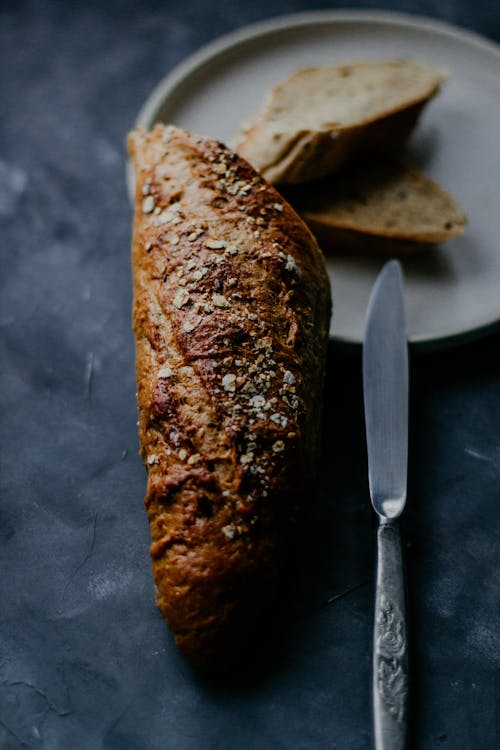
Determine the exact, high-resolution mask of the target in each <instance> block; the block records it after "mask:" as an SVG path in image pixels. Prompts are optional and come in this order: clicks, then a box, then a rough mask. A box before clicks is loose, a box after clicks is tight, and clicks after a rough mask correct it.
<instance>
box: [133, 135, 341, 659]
mask: <svg viewBox="0 0 500 750" xmlns="http://www.w3.org/2000/svg"><path fill="white" fill-rule="evenodd" d="M128 145H129V150H130V154H131V157H132V160H133V163H134V166H135V178H136V197H135V215H134V230H133V243H132V266H133V280H134V303H133V326H134V332H135V341H136V368H137V386H138V407H139V436H140V445H141V453H142V456H143V459H144V462H145V464H146V466H147V469H148V484H147V494H146V499H145V504H146V508H147V514H148V518H149V522H150V529H151V537H152V546H151V557H152V566H153V574H154V579H155V584H156V598H157V604H158V607H159V609H160V610H161V612H162V614H163V615H164V617H165V619H166V621H167V623H168V624H169V626H170V628H171V630H172V632H173V634H174V636H175V639H176V641H177V644H178V646H179V647H180V649H181V650H182V651H183V652H184V653H185V654H186V655H187V656H188V657H189V658H190V659H191V660H192V661H193V662H194V663H196V664H198V665H200V666H202V667H209V668H215V669H217V668H219V667H221V666H223V665H225V663H226V662H227V661H228V660H231V659H232V658H233V657H234V656H235V655H236V654H238V652H240V651H244V650H246V649H248V646H249V644H250V643H251V636H249V635H248V634H249V632H250V631H251V628H252V627H253V626H254V625H255V620H256V619H257V618H258V617H259V616H261V617H262V618H264V612H265V609H264V604H265V602H266V600H267V599H268V598H269V597H270V596H272V594H273V592H274V590H275V586H276V583H277V580H278V576H279V572H280V565H281V563H282V561H283V559H284V556H285V554H286V546H287V543H288V537H289V533H290V531H291V529H292V527H293V525H294V523H295V521H296V519H297V517H298V515H299V513H300V508H301V506H303V504H304V502H307V500H306V498H309V497H310V496H311V485H310V482H311V478H312V476H313V474H314V468H315V464H316V461H317V453H318V441H319V422H320V411H321V400H322V383H323V373H324V364H325V354H326V348H327V340H328V330H329V317H330V286H329V281H328V278H327V275H326V271H325V266H324V260H323V257H322V254H321V252H320V250H319V248H318V246H317V243H316V241H315V239H314V238H313V236H312V234H311V233H310V231H309V229H308V228H307V227H306V225H305V224H304V223H303V222H302V220H301V219H300V218H299V217H298V216H297V214H296V213H295V212H294V211H293V209H292V208H291V207H290V206H289V205H288V204H287V203H286V202H285V201H284V200H283V198H282V197H281V196H280V195H279V194H278V193H277V192H276V191H275V189H274V188H273V187H271V186H270V185H268V184H267V183H266V182H265V181H264V180H263V179H262V177H261V176H260V175H258V174H257V173H256V172H255V171H254V170H253V169H252V168H251V167H250V166H249V165H248V164H247V163H246V162H244V161H243V160H241V159H240V158H239V157H238V156H237V155H236V154H234V153H232V152H231V151H229V150H228V149H226V148H225V147H224V146H223V145H221V144H220V143H217V142H215V141H212V140H208V139H204V138H199V137H196V136H194V135H192V134H190V133H188V132H186V131H183V130H180V129H177V128H174V127H165V126H161V125H157V126H156V127H155V128H154V130H153V131H152V132H150V133H148V132H145V131H143V130H136V131H134V132H133V133H131V134H130V136H129V141H128ZM264 621H265V620H264Z"/></svg>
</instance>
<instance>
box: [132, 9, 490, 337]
mask: <svg viewBox="0 0 500 750" xmlns="http://www.w3.org/2000/svg"><path fill="white" fill-rule="evenodd" d="M318 23H331V24H336V23H338V24H344V23H366V24H370V23H373V24H383V25H388V26H394V27H395V28H398V27H399V28H401V27H403V28H406V29H408V28H411V29H417V30H419V31H422V32H426V31H432V32H434V33H436V32H437V33H439V34H441V35H444V36H446V37H448V38H451V39H452V40H455V41H457V42H459V43H462V44H466V45H468V46H473V47H475V48H476V49H478V50H480V51H482V52H484V53H487V54H489V55H492V56H493V58H495V59H496V60H497V61H498V62H499V63H500V44H498V43H497V42H495V41H494V40H492V39H489V38H487V37H485V36H483V35H482V34H480V33H478V32H476V31H471V30H469V29H465V28H463V27H461V26H458V25H455V24H452V23H449V22H448V21H443V20H441V19H436V18H432V17H430V16H427V15H424V14H422V15H420V14H412V13H400V12H397V11H385V10H373V11H372V10H363V9H359V10H342V9H340V10H335V9H332V10H312V11H305V12H302V13H287V14H280V15H278V16H273V17H272V18H267V19H264V20H261V21H257V22H255V23H250V24H246V25H245V26H241V27H239V28H237V29H235V30H233V31H230V32H228V33H226V34H222V35H220V36H218V37H216V38H215V39H213V40H212V41H210V42H208V43H206V44H204V45H202V46H201V47H200V48H198V49H197V50H195V51H194V52H192V53H191V54H190V55H188V56H187V57H186V58H184V59H182V60H181V61H180V62H178V63H177V64H176V65H174V67H173V68H172V69H171V70H170V72H169V73H167V74H166V76H164V77H163V78H161V79H160V80H159V81H158V83H157V84H156V85H155V86H154V87H153V88H152V90H151V92H150V94H149V95H148V97H147V98H146V100H145V101H144V103H143V104H142V106H141V108H140V110H139V112H138V114H137V116H136V119H135V122H134V127H142V128H145V129H149V128H150V127H151V126H152V125H153V124H154V123H153V120H154V113H155V112H156V111H157V110H158V108H159V105H160V104H161V103H162V102H163V101H164V100H165V98H166V97H167V96H171V95H172V93H173V92H174V91H175V89H176V88H177V87H178V86H179V85H180V84H182V83H183V82H184V81H185V80H186V79H187V78H188V77H189V76H190V75H191V74H193V73H194V72H195V71H197V70H198V69H199V68H200V66H203V65H206V64H207V63H209V62H211V61H213V60H214V59H215V58H216V57H217V56H218V55H220V54H225V53H227V52H230V51H231V50H232V49H234V48H236V47H238V46H239V45H241V44H243V43H247V42H252V41H253V40H256V39H259V38H261V37H263V36H265V35H268V34H273V33H276V32H280V31H288V30H290V29H292V28H306V27H308V26H314V25H316V24H318ZM134 182H135V180H134V174H133V169H132V164H131V162H130V159H127V163H126V185H127V193H128V197H129V200H130V201H131V202H133V200H134ZM498 327H500V309H499V310H498V312H497V314H496V317H495V318H494V319H492V317H491V316H488V318H487V319H485V320H484V321H483V322H479V323H476V324H474V326H473V327H471V328H467V329H463V328H462V329H460V330H458V331H449V332H446V333H443V334H439V333H433V334H429V333H425V332H420V333H417V334H412V335H411V336H409V337H408V342H409V344H411V346H412V349H417V350H419V351H420V350H426V351H427V350H435V349H437V348H439V349H441V348H447V347H451V346H455V345H457V344H461V343H465V342H466V341H471V340H475V339H477V338H479V337H481V336H484V335H487V334H488V333H490V332H493V331H495V330H496V329H497V328H498ZM330 341H333V342H335V343H338V344H340V345H341V346H346V347H354V348H358V347H359V346H361V344H362V339H361V340H357V339H355V338H349V337H345V336H339V335H333V336H332V335H331V334H330Z"/></svg>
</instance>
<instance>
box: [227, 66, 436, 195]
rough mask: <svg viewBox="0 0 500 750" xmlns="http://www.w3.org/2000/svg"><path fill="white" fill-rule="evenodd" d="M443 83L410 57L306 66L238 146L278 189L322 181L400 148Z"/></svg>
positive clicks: (271, 99)
mask: <svg viewBox="0 0 500 750" xmlns="http://www.w3.org/2000/svg"><path fill="white" fill-rule="evenodd" d="M444 79H445V74H444V73H443V71H442V70H438V69H436V68H434V67H431V66H429V65H424V64H422V63H417V62H413V61H409V60H388V61H383V62H358V63H353V64H350V65H340V66H325V67H315V68H305V69H303V70H299V71H298V72H296V73H295V74H294V75H292V76H291V77H290V78H288V79H287V80H285V81H284V82H283V83H281V84H280V85H278V86H276V87H275V88H274V89H272V90H271V91H270V92H269V94H268V96H267V98H266V101H265V103H264V106H263V109H262V111H261V112H260V114H258V115H257V117H256V119H255V120H254V122H253V123H251V124H250V125H249V126H248V127H247V128H246V129H244V130H243V131H241V132H240V133H239V134H238V135H237V137H236V142H235V148H236V150H237V151H238V153H239V154H240V155H241V156H243V157H244V158H245V159H247V161H249V162H250V163H251V164H252V165H253V166H254V167H255V168H256V169H258V170H259V171H260V172H261V173H262V175H263V176H264V177H265V178H266V179H267V180H268V181H269V182H271V183H273V184H277V183H300V182H306V181H309V180H315V179H319V178H321V177H324V176H326V175H327V174H330V173H331V172H334V171H335V170H336V169H337V168H338V167H339V166H340V165H341V164H342V163H343V162H345V161H346V160H347V159H349V158H351V157H353V156H355V155H357V154H359V153H360V152H362V151H380V150H386V149H388V148H390V149H394V148H396V147H397V146H398V145H400V144H401V143H402V142H403V141H404V140H405V139H406V138H407V136H408V135H409V133H410V132H411V130H412V129H413V127H414V125H415V124H416V121H417V118H418V116H419V114H420V112H421V110H422V108H423V107H424V105H425V103H426V102H427V101H428V100H429V99H430V98H431V97H433V96H434V95H435V94H436V93H437V92H438V90H439V88H440V86H441V84H442V82H443V81H444Z"/></svg>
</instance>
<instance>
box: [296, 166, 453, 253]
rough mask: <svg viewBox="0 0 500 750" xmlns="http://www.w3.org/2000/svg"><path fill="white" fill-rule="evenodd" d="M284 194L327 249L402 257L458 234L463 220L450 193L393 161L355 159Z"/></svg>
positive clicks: (423, 176) (415, 171)
mask: <svg viewBox="0 0 500 750" xmlns="http://www.w3.org/2000/svg"><path fill="white" fill-rule="evenodd" d="M287 198H288V199H289V200H290V201H291V203H292V205H293V206H294V207H295V209H296V210H297V211H298V212H299V214H300V215H301V216H302V218H303V219H305V221H306V222H307V224H308V225H309V227H310V228H311V230H312V231H313V233H314V234H315V235H316V237H317V238H318V240H319V242H320V244H321V245H322V247H323V248H324V249H325V250H328V249H331V250H356V251H358V250H361V251H366V252H370V253H372V252H378V253H387V254H390V255H403V254H406V253H409V252H413V251H416V250H419V249H422V248H424V247H426V246H427V247H428V246H429V245H432V244H435V243H438V242H444V241H445V240H448V239H450V238H451V237H456V236H457V235H460V234H462V233H463V229H464V226H465V224H466V222H467V219H466V216H465V214H464V212H463V210H462V208H461V207H460V205H459V204H458V202H457V201H456V200H455V198H454V197H453V196H452V195H450V193H448V192H446V191H445V190H444V189H443V188H442V187H440V185H438V184H437V183H436V182H434V181H433V180H431V179H429V178H428V177H426V176H425V175H423V174H421V173H420V172H418V171H417V170H415V169H411V168H409V167H407V166H404V165H403V164H398V163H395V162H381V161H376V162H372V163H366V162H364V161H363V162H362V163H360V162H358V163H356V164H354V165H350V166H349V167H348V168H347V167H346V168H345V169H344V170H343V171H342V172H340V173H339V174H337V175H334V176H332V177H329V178H326V179H323V180H319V181H317V182H314V183H308V184H307V185H303V186H300V187H294V188H291V189H289V190H288V191H287Z"/></svg>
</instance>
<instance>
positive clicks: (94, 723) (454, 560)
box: [0, 0, 500, 750]
mask: <svg viewBox="0 0 500 750" xmlns="http://www.w3.org/2000/svg"><path fill="white" fill-rule="evenodd" d="M333 5H335V4H334V3H330V2H318V3H316V4H315V7H317V8H321V7H324V8H326V7H332V6H333ZM342 5H344V3H342ZM381 6H383V7H385V8H390V9H396V10H403V11H406V12H420V13H424V14H427V15H432V16H438V17H441V18H443V19H445V20H448V21H452V22H454V23H457V24H460V25H463V26H466V27H468V28H471V29H474V30H476V31H478V32H481V33H483V34H486V35H488V36H489V37H491V38H493V39H496V40H499V39H500V9H499V5H498V2H497V0H491V1H490V2H486V1H485V2H476V3H470V2H468V0H462V1H461V2H457V1H455V2H453V1H452V0H450V2H443V3H441V4H439V5H437V4H436V3H435V2H431V0H421V1H420V2H412V1H411V0H407V1H403V2H393V3H385V4H384V3H379V2H359V3H354V4H353V7H364V8H371V7H381ZM306 9H308V5H307V3H306V2H298V1H295V2H285V0H267V2H263V0H256V2H255V3H250V4H248V5H239V4H236V3H230V2H229V0H226V1H225V2H223V3H219V4H213V3H208V2H205V3H201V2H194V1H193V0H185V1H184V2H182V3H176V4H173V3H168V2H142V3H132V2H121V3H120V2H108V3H103V4H101V3H97V2H95V1H93V0H87V2H85V3H83V2H72V3H70V2H68V3H62V2H35V1H34V0H33V2H6V1H5V0H4V2H2V4H1V5H0V86H1V90H0V118H1V120H0V220H1V226H2V232H1V240H0V247H1V253H2V255H1V258H2V260H1V264H2V265H1V274H0V285H1V292H0V335H1V357H2V359H1V368H0V399H1V451H0V453H1V467H0V468H1V500H0V748H2V750H17V749H18V748H23V747H33V748H43V750H101V749H102V750H156V749H158V750H160V748H161V749H162V750H165V748H169V750H170V749H172V750H201V749H203V750H216V749H217V750H226V748H227V749H229V748H231V750H232V749H233V748H242V749H244V750H282V749H283V750H284V749H285V748H286V750H313V749H314V750H321V749H323V748H324V749H325V750H326V748H329V749H330V750H331V749H332V748H337V750H367V749H368V748H370V747H371V728H370V646H371V643H370V641H371V624H372V623H371V619H372V615H371V609H372V598H373V595H372V575H373V573H372V570H373V531H374V527H373V517H372V515H371V512H370V508H369V503H368V492H367V480H366V455H365V447H364V428H363V414H362V399H361V381H360V360H359V354H352V353H349V352H345V351H343V350H342V349H339V348H338V347H335V346H332V347H331V351H330V366H329V379H328V397H327V404H326V415H325V416H326V420H325V421H326V427H325V445H324V461H323V466H324V469H323V474H322V479H321V488H320V493H319V497H318V498H317V500H314V504H313V509H312V513H311V518H310V521H309V525H308V527H307V529H305V530H304V542H303V550H302V552H301V555H300V558H298V559H296V560H295V562H294V578H293V580H292V582H288V585H285V586H284V590H283V592H282V596H281V599H280V602H279V607H278V611H279V616H278V619H277V622H276V623H274V626H273V628H272V630H273V635H272V636H271V638H270V649H269V650H268V651H266V652H264V653H263V654H262V658H261V660H260V661H259V662H258V663H257V664H256V665H255V668H254V669H253V670H252V673H251V674H250V673H248V674H242V675H239V676H238V677H237V678H236V677H235V678H234V679H233V680H229V681H226V682H225V683H221V682H220V683H214V682H210V681H208V680H206V679H201V678H200V677H198V676H197V675H196V674H195V673H194V672H193V671H192V670H191V669H190V668H189V666H188V665H187V664H186V663H185V662H184V661H183V659H182V658H181V657H180V656H179V655H178V654H177V652H176V650H175V648H174V646H173V643H172V640H171V638H170V635H169V633H168V632H167V630H166V629H165V627H164V625H163V623H162V621H161V619H160V616H159V615H158V613H157V611H156V608H155V605H154V601H153V589H152V582H151V577H150V570H149V563H148V555H147V547H148V542H149V539H148V530H147V524H146V518H145V514H144V511H143V508H142V497H143V494H144V485H145V474H144V470H143V468H142V466H141V464H140V461H139V459H138V457H137V455H136V451H137V437H136V426H135V420H136V412H135V395H134V392H135V384H134V370H133V342H132V336H131V332H130V294H131V288H130V272H129V240H130V219H131V211H130V206H129V204H128V201H127V196H126V191H125V184H124V166H125V153H124V148H123V142H124V137H125V134H126V132H127V130H128V129H129V128H130V127H131V125H132V123H133V121H134V118H135V116H136V113H137V111H138V109H139V107H140V105H141V104H142V102H143V100H144V99H145V97H146V96H147V95H148V94H149V92H150V90H151V88H152V86H153V85H154V84H155V83H156V82H157V81H158V80H159V79H160V78H161V77H162V76H163V75H164V74H165V73H166V72H167V71H168V70H169V69H171V68H172V66H173V65H175V64H176V63H177V62H179V61H180V60H181V59H182V58H184V57H185V56H186V55H187V54H188V53H190V52H192V51H194V50H195V49H196V48H197V47H199V46H200V45H201V44H203V43H205V42H207V41H209V40H211V39H213V38H215V37H216V36H218V35H220V34H221V33H224V32H227V31H229V30H231V29H234V28H236V27H238V26H240V25H243V24H245V23H248V22H252V21H255V20H258V19H261V18H264V17H268V16H274V15H278V14H281V13H284V12H291V11H297V10H306ZM499 344H500V337H499V336H498V334H496V335H491V336H490V337H488V338H487V339H485V340H483V341H481V342H477V343H475V344H468V345H464V346H462V347H460V348H458V349H456V350H454V351H445V352H441V353H436V354H420V355H418V356H417V355H415V356H413V358H412V430H411V446H410V448H411V450H410V486H409V497H410V502H409V507H408V510H407V513H406V515H405V517H404V522H403V529H404V535H405V539H406V544H407V563H408V574H409V590H410V610H411V625H412V635H413V651H414V654H413V665H414V671H413V679H412V700H411V704H412V732H411V734H412V738H413V746H414V748H416V749H417V750H430V749H431V748H437V747H440V748H441V747H443V748H450V750H452V749H453V750H476V749H477V750H483V749H486V748H488V749H490V748H493V747H495V746H497V745H496V743H497V742H498V736H497V729H498V727H497V725H496V721H497V720H498V706H496V703H495V701H496V698H497V690H498V684H496V683H495V679H496V677H497V675H498V664H499V633H500V612H499V603H498V542H499V529H498V487H499V473H500V452H499V425H500V419H499V417H500V378H499V368H498V364H497V360H498V346H499ZM337 595H338V596H337ZM330 599H331V601H330V602H329V600H330ZM328 602H329V603H328Z"/></svg>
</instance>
